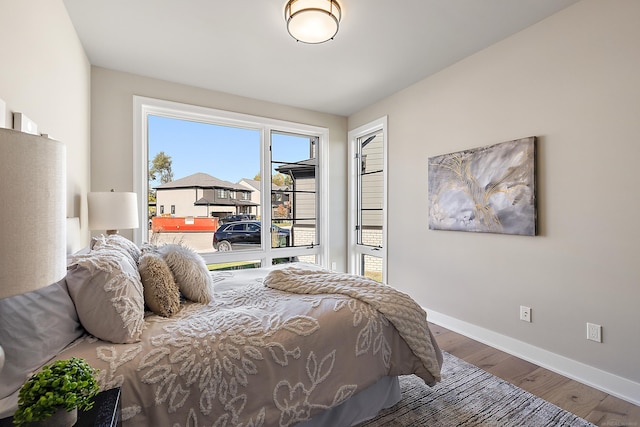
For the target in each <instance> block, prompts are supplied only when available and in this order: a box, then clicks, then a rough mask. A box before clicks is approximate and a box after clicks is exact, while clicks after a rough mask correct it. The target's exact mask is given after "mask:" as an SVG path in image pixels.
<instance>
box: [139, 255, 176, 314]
mask: <svg viewBox="0 0 640 427" xmlns="http://www.w3.org/2000/svg"><path fill="white" fill-rule="evenodd" d="M138 271H139V272H140V279H141V280H142V288H143V291H144V302H145V304H146V305H147V307H149V310H151V311H153V312H154V313H155V314H158V315H160V316H164V317H171V316H173V315H174V314H176V313H177V312H178V311H180V291H179V290H178V285H176V282H175V280H173V274H171V269H170V268H169V266H168V265H167V263H166V262H165V261H164V260H163V259H162V257H161V256H160V255H158V254H155V253H153V252H149V253H145V254H144V255H142V256H141V257H140V265H139V266H138Z"/></svg>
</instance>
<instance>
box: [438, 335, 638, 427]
mask: <svg viewBox="0 0 640 427" xmlns="http://www.w3.org/2000/svg"><path fill="white" fill-rule="evenodd" d="M429 326H430V327H431V331H432V332H433V335H434V336H435V337H436V341H437V342H438V345H439V346H440V348H441V349H442V350H444V351H446V352H447V353H450V354H453V355H454V356H456V357H458V358H460V359H462V360H465V361H467V362H469V363H471V364H473V365H475V366H477V367H479V368H481V369H484V370H485V371H487V372H490V373H491V374H493V375H495V376H497V377H500V378H502V379H504V380H506V381H509V382H510V383H512V384H514V385H516V386H518V387H520V388H522V389H524V390H527V391H528V392H530V393H532V394H535V395H536V396H539V397H541V398H543V399H545V400H547V401H548V402H551V403H553V404H555V405H557V406H559V407H561V408H563V409H565V410H567V411H569V412H572V413H574V414H576V415H578V416H579V417H582V418H584V419H585V420H587V421H589V422H591V423H593V424H595V425H597V426H601V427H623V426H624V427H640V406H636V405H633V404H631V403H629V402H626V401H624V400H622V399H619V398H617V397H614V396H611V395H609V394H607V393H605V392H602V391H600V390H596V389H594V388H591V387H588V386H586V385H584V384H581V383H579V382H577V381H573V380H570V379H568V378H566V377H563V376H562V375H559V374H556V373H555V372H552V371H549V370H547V369H544V368H541V367H539V366H537V365H535V364H533V363H530V362H527V361H525V360H522V359H519V358H517V357H515V356H511V355H510V354H508V353H505V352H503V351H500V350H496V349H495V348H492V347H489V346H488V345H485V344H482V343H480V342H478V341H474V340H472V339H470V338H467V337H465V336H463V335H460V334H458V333H456V332H453V331H450V330H448V329H446V328H443V327H441V326H439V325H436V324H433V323H432V324H430V325H429Z"/></svg>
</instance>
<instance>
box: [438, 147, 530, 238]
mask: <svg viewBox="0 0 640 427" xmlns="http://www.w3.org/2000/svg"><path fill="white" fill-rule="evenodd" d="M428 168H429V170H428V178H429V228H430V229H432V230H455V231H474V232H485V233H503V234H518V235H526V236H535V235H536V233H537V212H536V137H535V136H532V137H528V138H522V139H517V140H514V141H508V142H503V143H500V144H495V145H491V146H488V147H482V148H474V149H471V150H464V151H459V152H456V153H451V154H444V155H441V156H435V157H430V158H429V167H428Z"/></svg>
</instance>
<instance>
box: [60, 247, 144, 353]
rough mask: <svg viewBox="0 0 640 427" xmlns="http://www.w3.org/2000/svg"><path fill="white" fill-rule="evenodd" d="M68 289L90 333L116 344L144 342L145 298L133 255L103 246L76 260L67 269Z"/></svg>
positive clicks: (82, 321)
mask: <svg viewBox="0 0 640 427" xmlns="http://www.w3.org/2000/svg"><path fill="white" fill-rule="evenodd" d="M67 287H68V288H69V295H71V299H72V300H73V302H74V303H75V305H76V310H77V312H78V318H79V319H80V323H82V325H83V326H84V328H85V329H86V330H87V331H88V332H89V333H91V334H92V335H94V336H95V337H97V338H100V339H101V340H104V341H111V342H113V343H120V344H124V343H132V342H137V341H140V335H141V334H142V328H143V326H144V297H143V291H142V283H141V281H140V273H138V268H137V267H134V266H133V265H131V259H130V256H129V255H127V254H125V253H123V252H119V251H116V250H112V249H107V248H104V247H103V248H101V249H97V250H93V251H91V252H90V253H89V254H88V255H80V256H77V257H75V258H74V261H73V263H72V264H71V265H69V266H68V267H67Z"/></svg>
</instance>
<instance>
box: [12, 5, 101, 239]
mask: <svg viewBox="0 0 640 427" xmlns="http://www.w3.org/2000/svg"><path fill="white" fill-rule="evenodd" d="M36 12H37V13H36ZM0 52H2V55H0V99H2V100H4V101H5V102H6V104H7V110H8V111H7V117H6V123H7V127H11V126H12V120H11V115H10V114H9V113H10V112H14V111H16V112H22V113H24V114H26V115H27V116H28V117H29V118H31V119H32V120H33V121H35V122H36V124H37V125H38V131H39V132H40V133H47V134H49V135H50V136H51V137H52V138H54V139H57V140H59V141H62V142H64V143H65V145H66V147H67V216H69V217H80V225H81V228H82V240H83V244H86V243H88V238H89V231H88V227H87V209H86V194H87V192H88V191H89V185H90V182H89V179H90V177H89V152H90V144H89V133H90V78H91V68H90V65H89V61H88V60H87V57H86V55H85V53H84V50H83V49H82V45H81V44H80V41H79V40H78V37H77V35H76V32H75V29H74V28H73V26H72V24H71V21H70V19H69V16H68V15H67V11H66V9H65V7H64V4H63V3H62V1H61V0H27V1H25V0H21V1H15V0H0ZM0 162H2V159H0ZM39 214H45V213H44V212H42V213H39Z"/></svg>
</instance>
